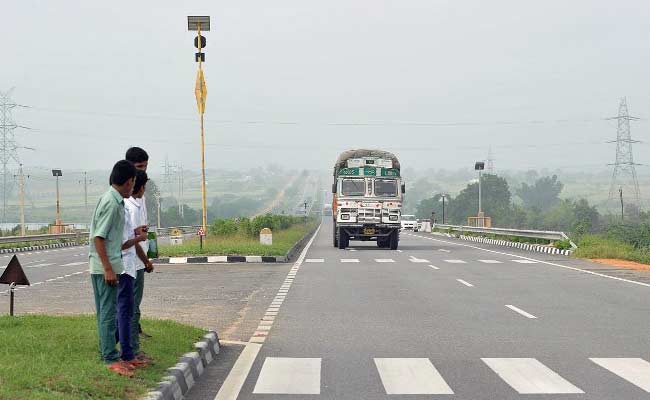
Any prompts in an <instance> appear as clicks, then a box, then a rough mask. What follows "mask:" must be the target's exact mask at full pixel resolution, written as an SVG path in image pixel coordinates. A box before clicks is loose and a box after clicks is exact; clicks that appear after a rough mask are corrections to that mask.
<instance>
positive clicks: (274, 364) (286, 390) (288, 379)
mask: <svg viewBox="0 0 650 400" xmlns="http://www.w3.org/2000/svg"><path fill="white" fill-rule="evenodd" d="M320 371H321V359H320V358H282V357H267V358H266V360H264V365H262V370H261V371H260V375H259V378H258V379H257V383H256V384H255V389H253V393H268V394H320Z"/></svg>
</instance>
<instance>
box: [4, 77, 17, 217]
mask: <svg viewBox="0 0 650 400" xmlns="http://www.w3.org/2000/svg"><path fill="white" fill-rule="evenodd" d="M12 91H13V89H9V91H8V92H0V135H1V137H0V163H2V222H3V223H4V222H7V194H8V193H9V191H10V189H9V187H8V186H7V181H8V179H7V178H9V177H10V173H9V168H8V167H9V165H10V163H11V162H12V161H13V162H15V163H16V164H17V165H19V164H20V160H19V158H18V151H17V150H18V145H16V138H15V136H14V129H16V128H18V125H17V124H16V122H15V121H14V119H13V116H12V115H11V112H12V110H13V108H14V107H16V106H18V104H16V103H14V101H13V100H12V99H11V92H12Z"/></svg>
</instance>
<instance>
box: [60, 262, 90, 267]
mask: <svg viewBox="0 0 650 400" xmlns="http://www.w3.org/2000/svg"><path fill="white" fill-rule="evenodd" d="M83 264H88V261H77V262H72V263H68V264H63V265H61V266H62V267H72V266H75V265H83Z"/></svg>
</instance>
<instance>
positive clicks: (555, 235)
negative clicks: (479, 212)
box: [433, 224, 578, 249]
mask: <svg viewBox="0 0 650 400" xmlns="http://www.w3.org/2000/svg"><path fill="white" fill-rule="evenodd" d="M436 228H439V229H448V230H451V231H456V232H472V233H487V234H490V235H499V236H515V237H524V238H533V239H546V240H568V241H569V244H571V247H572V248H573V249H577V248H578V246H576V244H575V243H573V242H572V241H571V239H569V237H568V236H567V235H566V233H564V232H558V231H536V230H531V229H509V228H480V227H476V226H465V225H447V224H434V225H433V229H436Z"/></svg>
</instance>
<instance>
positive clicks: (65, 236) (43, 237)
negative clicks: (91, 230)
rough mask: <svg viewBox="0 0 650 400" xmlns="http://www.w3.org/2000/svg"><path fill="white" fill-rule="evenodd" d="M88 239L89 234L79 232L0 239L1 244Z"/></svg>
mask: <svg viewBox="0 0 650 400" xmlns="http://www.w3.org/2000/svg"><path fill="white" fill-rule="evenodd" d="M83 237H88V232H78V233H52V234H45V235H29V236H4V237H0V244H7V243H24V242H45V241H48V240H58V239H75V240H79V239H80V238H83Z"/></svg>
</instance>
